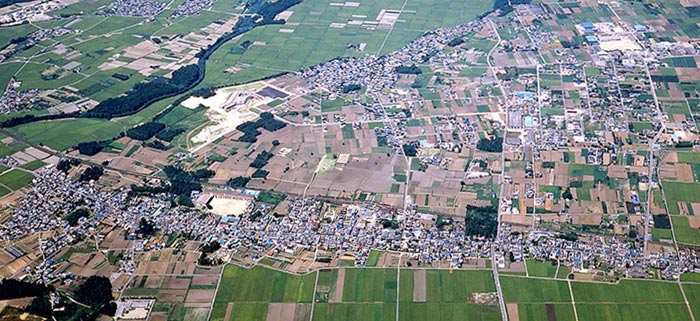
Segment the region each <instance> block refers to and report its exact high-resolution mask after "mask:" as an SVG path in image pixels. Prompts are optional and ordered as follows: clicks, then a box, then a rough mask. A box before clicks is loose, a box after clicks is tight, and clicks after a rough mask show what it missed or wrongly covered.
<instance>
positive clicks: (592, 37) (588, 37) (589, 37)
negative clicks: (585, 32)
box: [586, 36, 598, 42]
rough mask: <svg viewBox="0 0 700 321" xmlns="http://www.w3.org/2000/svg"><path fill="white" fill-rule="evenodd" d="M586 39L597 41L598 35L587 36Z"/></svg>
mask: <svg viewBox="0 0 700 321" xmlns="http://www.w3.org/2000/svg"><path fill="white" fill-rule="evenodd" d="M586 41H588V42H598V37H596V36H587V37H586Z"/></svg>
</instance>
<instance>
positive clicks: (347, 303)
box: [212, 265, 500, 321]
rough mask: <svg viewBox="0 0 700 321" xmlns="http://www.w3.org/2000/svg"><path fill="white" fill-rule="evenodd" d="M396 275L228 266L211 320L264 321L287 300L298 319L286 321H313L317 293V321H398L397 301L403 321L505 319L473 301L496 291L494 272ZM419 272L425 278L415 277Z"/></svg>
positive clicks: (390, 271) (490, 307)
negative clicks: (417, 320)
mask: <svg viewBox="0 0 700 321" xmlns="http://www.w3.org/2000/svg"><path fill="white" fill-rule="evenodd" d="M397 273H398V271H397V269H389V268H383V269H357V268H346V269H340V270H338V269H333V270H322V271H319V272H312V273H310V274H308V275H305V276H295V275H289V274H285V273H282V272H277V271H273V270H269V269H266V268H260V267H256V268H253V269H251V270H247V269H243V268H239V267H236V266H233V265H229V266H227V267H226V268H225V270H224V274H223V278H222V280H221V283H220V285H219V292H218V293H217V296H216V301H215V303H214V310H213V311H212V320H224V319H226V316H228V317H229V319H228V320H260V319H264V318H265V317H269V315H268V314H269V313H273V312H275V311H276V310H275V309H276V307H277V305H278V304H280V303H282V302H287V303H290V304H291V305H286V306H285V307H283V308H282V309H283V311H285V310H284V309H291V311H292V312H289V311H288V312H287V313H292V314H287V315H290V316H291V315H293V316H294V317H293V318H290V319H286V320H300V319H299V317H300V316H305V317H306V320H308V318H309V316H308V314H304V313H309V312H310V311H309V310H308V309H309V308H310V305H309V303H310V302H311V298H312V295H313V293H314V292H316V303H315V305H314V309H313V320H360V319H361V320H378V321H381V320H395V319H396V312H397V309H396V308H397V307H396V304H397V298H399V300H398V302H399V307H398V311H399V316H400V318H402V319H410V318H415V317H419V316H431V317H433V318H437V320H445V321H447V320H462V319H468V320H471V319H472V318H475V319H477V320H500V313H499V311H498V308H497V306H495V305H493V304H477V303H469V302H470V300H471V299H470V298H469V296H470V294H471V293H477V292H493V291H495V287H494V283H493V278H492V277H491V272H490V271H485V270H482V271H466V270H454V271H448V270H401V273H400V279H397ZM416 273H419V274H422V275H424V276H418V277H417V278H416V277H415V276H414V274H416ZM317 275H318V282H317V285H316V288H315V290H314V282H315V280H316V277H317ZM273 280H274V281H273ZM399 282H400V284H399ZM321 293H323V295H322V294H321ZM421 293H422V294H421ZM426 294H427V295H426ZM277 302H279V303H277ZM236 306H239V307H238V308H236ZM236 309H240V310H236ZM294 311H296V313H295V312H294ZM300 311H302V312H304V313H301V314H300ZM282 313H283V314H284V312H282ZM235 315H237V316H238V317H237V318H236V317H234V316H235Z"/></svg>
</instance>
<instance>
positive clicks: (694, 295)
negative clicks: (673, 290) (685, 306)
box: [683, 284, 700, 320]
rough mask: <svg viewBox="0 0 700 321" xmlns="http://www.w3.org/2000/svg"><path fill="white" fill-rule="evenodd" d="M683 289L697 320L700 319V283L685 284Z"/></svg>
mask: <svg viewBox="0 0 700 321" xmlns="http://www.w3.org/2000/svg"><path fill="white" fill-rule="evenodd" d="M683 291H685V296H686V297H687V298H688V302H689V303H690V307H691V309H692V310H693V315H694V316H695V320H700V284H683Z"/></svg>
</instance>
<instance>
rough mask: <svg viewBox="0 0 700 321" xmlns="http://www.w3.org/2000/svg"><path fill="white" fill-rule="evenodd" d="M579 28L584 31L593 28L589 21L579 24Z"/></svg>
mask: <svg viewBox="0 0 700 321" xmlns="http://www.w3.org/2000/svg"><path fill="white" fill-rule="evenodd" d="M581 27H584V28H586V29H590V28H593V22H590V21H585V22H581Z"/></svg>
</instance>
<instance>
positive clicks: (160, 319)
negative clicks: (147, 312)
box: [148, 312, 168, 321]
mask: <svg viewBox="0 0 700 321" xmlns="http://www.w3.org/2000/svg"><path fill="white" fill-rule="evenodd" d="M148 320H149V321H168V313H167V312H153V313H151V317H150V318H149V319H148Z"/></svg>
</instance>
